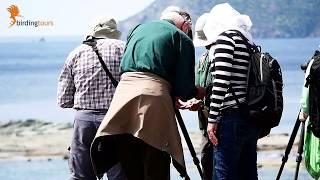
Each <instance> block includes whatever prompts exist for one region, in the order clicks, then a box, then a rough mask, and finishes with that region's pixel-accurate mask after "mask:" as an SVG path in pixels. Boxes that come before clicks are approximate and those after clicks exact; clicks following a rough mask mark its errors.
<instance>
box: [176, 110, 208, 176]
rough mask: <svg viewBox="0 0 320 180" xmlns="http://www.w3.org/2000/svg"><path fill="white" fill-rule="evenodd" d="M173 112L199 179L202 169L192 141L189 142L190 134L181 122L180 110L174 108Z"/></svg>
mask: <svg viewBox="0 0 320 180" xmlns="http://www.w3.org/2000/svg"><path fill="white" fill-rule="evenodd" d="M175 113H176V117H177V120H178V123H179V125H180V129H181V131H182V134H183V136H184V139H185V140H186V143H187V145H188V148H189V151H190V154H191V156H192V158H193V163H194V164H195V165H196V167H197V169H198V172H199V175H200V177H201V179H203V175H202V169H201V166H200V161H199V159H198V157H197V154H196V151H195V150H194V147H193V145H192V142H191V139H190V136H189V134H188V131H187V128H186V126H185V124H184V122H183V119H182V116H181V114H180V111H179V110H178V109H175Z"/></svg>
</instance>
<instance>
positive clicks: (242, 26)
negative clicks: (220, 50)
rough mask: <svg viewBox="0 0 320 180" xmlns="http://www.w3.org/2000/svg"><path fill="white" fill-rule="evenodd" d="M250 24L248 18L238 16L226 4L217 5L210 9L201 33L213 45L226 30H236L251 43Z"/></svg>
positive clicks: (243, 15) (238, 14) (241, 15)
mask: <svg viewBox="0 0 320 180" xmlns="http://www.w3.org/2000/svg"><path fill="white" fill-rule="evenodd" d="M251 26H252V22H251V19H250V17H249V16H247V15H245V14H240V13H239V12H238V11H237V10H235V9H233V8H232V7H231V6H230V5H229V4H228V3H223V4H218V5H216V6H214V7H213V8H212V10H211V11H210V15H209V16H208V19H207V22H206V24H205V26H204V28H203V32H204V34H205V36H206V37H207V39H208V41H210V43H214V42H215V41H216V39H217V38H218V36H219V35H220V34H221V33H223V32H224V31H227V30H238V31H240V32H241V33H242V34H243V35H244V36H245V37H246V38H247V39H248V40H249V43H252V36H251V33H250V32H249V31H250V29H251Z"/></svg>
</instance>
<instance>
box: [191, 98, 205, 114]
mask: <svg viewBox="0 0 320 180" xmlns="http://www.w3.org/2000/svg"><path fill="white" fill-rule="evenodd" d="M188 102H189V103H190V107H189V108H188V109H189V110H190V111H198V110H199V109H200V108H201V107H202V106H203V101H201V100H197V99H195V98H192V99H190V100H188Z"/></svg>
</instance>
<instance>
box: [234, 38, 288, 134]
mask: <svg viewBox="0 0 320 180" xmlns="http://www.w3.org/2000/svg"><path fill="white" fill-rule="evenodd" d="M238 33H239V35H240V36H241V37H242V38H243V39H244V40H245V42H246V46H247V48H248V49H249V53H250V62H249V70H248V81H247V98H246V102H245V103H242V104H240V103H239V100H238V99H236V101H237V104H239V106H240V109H241V108H243V109H242V110H243V112H246V113H247V114H246V115H247V117H248V119H249V120H251V121H252V122H254V123H255V124H256V125H257V127H260V128H261V129H262V130H263V131H265V132H264V133H263V134H260V137H263V136H266V135H267V134H268V133H269V132H270V129H271V128H273V127H275V126H278V125H279V122H280V120H281V116H282V111H283V95H282V89H283V81H282V73H281V68H280V65H279V63H278V61H277V60H276V59H274V58H272V57H271V56H270V54H269V53H262V52H261V48H260V47H259V46H256V45H252V44H250V43H248V42H247V41H246V38H245V37H244V36H243V35H242V34H241V33H240V32H238ZM231 91H233V90H232V88H231ZM233 96H234V97H235V94H234V91H233Z"/></svg>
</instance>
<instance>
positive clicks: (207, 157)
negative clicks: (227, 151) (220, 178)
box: [201, 130, 215, 180]
mask: <svg viewBox="0 0 320 180" xmlns="http://www.w3.org/2000/svg"><path fill="white" fill-rule="evenodd" d="M202 131H203V132H202V137H201V166H202V173H203V180H214V179H213V178H212V177H215V176H214V171H213V167H214V161H213V145H212V143H211V142H210V141H209V139H208V136H207V133H206V130H202Z"/></svg>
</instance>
